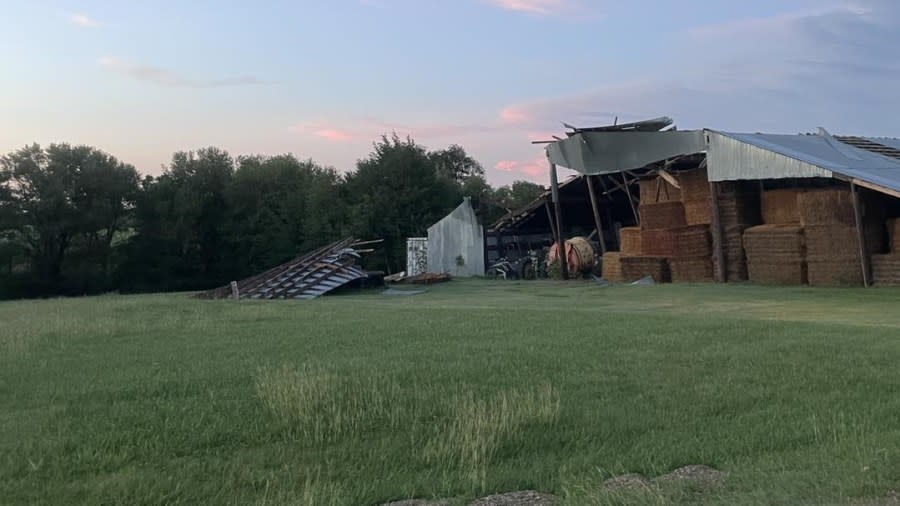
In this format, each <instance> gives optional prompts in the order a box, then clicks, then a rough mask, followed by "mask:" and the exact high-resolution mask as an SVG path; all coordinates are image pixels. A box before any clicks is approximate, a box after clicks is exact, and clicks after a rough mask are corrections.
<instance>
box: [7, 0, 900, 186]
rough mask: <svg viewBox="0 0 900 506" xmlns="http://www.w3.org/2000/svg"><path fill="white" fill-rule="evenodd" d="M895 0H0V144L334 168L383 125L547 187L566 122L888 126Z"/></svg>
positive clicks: (895, 103) (899, 70)
mask: <svg viewBox="0 0 900 506" xmlns="http://www.w3.org/2000/svg"><path fill="white" fill-rule="evenodd" d="M898 47H900V1H898V0H852V1H851V0H835V1H831V0H753V1H750V0H740V1H738V0H680V1H678V2H674V1H670V0H637V1H633V2H622V1H613V0H321V1H319V0H316V1H313V0H294V1H265V0H260V1H257V2H250V1H244V2H236V1H228V0H216V1H213V0H194V1H190V2H187V1H182V0H179V1H167V0H157V1H154V2H120V1H111V0H107V1H98V0H80V1H76V2H72V1H48V0H27V1H24V0H23V1H18V0H0V64H2V78H0V153H7V152H10V151H12V150H14V149H18V148H20V147H22V146H24V145H26V144H31V143H34V142H37V143H39V144H42V145H44V144H49V143H53V142H69V143H74V144H89V145H92V146H96V147H99V148H101V149H103V150H104V151H107V152H109V153H111V154H113V155H115V156H116V157H118V158H119V159H121V160H123V161H125V162H128V163H131V164H133V165H134V166H135V167H137V168H138V170H139V171H141V172H142V173H145V174H159V173H160V172H162V171H163V170H164V167H165V165H166V164H167V163H168V162H169V160H170V159H171V155H172V153H173V152H175V151H179V150H193V149H198V148H202V147H206V146H218V147H221V148H224V149H226V150H228V151H229V152H230V153H231V154H232V155H243V154H272V155H274V154H282V153H293V154H295V155H296V156H298V157H299V158H302V159H306V158H311V159H313V160H315V161H317V162H319V163H321V164H324V165H329V166H333V167H335V168H336V169H338V170H340V171H346V170H350V169H352V168H353V167H354V166H355V163H356V160H358V159H360V158H364V157H366V156H367V155H368V154H369V153H370V152H371V150H372V143H373V141H375V140H376V139H378V138H379V137H380V136H381V135H382V134H389V133H391V132H397V133H398V134H400V135H401V136H406V135H409V136H412V138H413V139H415V140H416V141H417V142H418V143H420V144H422V145H425V146H427V147H428V148H430V149H439V148H443V147H446V146H448V145H450V144H460V145H462V146H463V147H464V148H465V149H466V151H467V152H469V154H471V155H472V156H474V157H475V158H476V159H477V160H479V161H480V162H481V163H482V164H483V165H484V166H485V168H486V170H487V176H488V179H489V181H490V182H491V183H492V184H495V185H500V184H508V183H510V182H512V181H514V180H517V179H528V180H532V181H536V182H541V183H544V182H546V180H547V162H546V159H545V157H544V155H543V151H542V149H541V147H540V146H535V145H532V144H531V141H532V140H544V139H549V138H550V137H551V136H552V135H561V134H562V132H563V131H564V128H563V125H562V122H566V123H569V124H573V125H577V126H597V125H605V124H611V123H612V122H613V121H614V120H615V119H616V118H618V121H619V122H625V121H636V120H640V119H649V118H654V117H658V116H664V115H665V116H671V117H673V118H674V119H675V121H676V124H677V125H678V128H679V129H691V128H704V127H708V128H714V129H719V130H726V131H739V132H771V133H799V132H812V131H815V130H816V128H817V127H820V126H821V127H825V128H826V129H827V130H829V131H830V132H832V133H835V134H858V135H871V136H891V137H896V136H900V121H898V119H897V118H900V86H898V85H900V58H898V57H897V48H898Z"/></svg>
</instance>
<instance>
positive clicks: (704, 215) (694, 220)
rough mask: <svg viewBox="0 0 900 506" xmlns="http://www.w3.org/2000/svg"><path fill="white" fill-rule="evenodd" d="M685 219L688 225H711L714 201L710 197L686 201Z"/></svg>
mask: <svg viewBox="0 0 900 506" xmlns="http://www.w3.org/2000/svg"><path fill="white" fill-rule="evenodd" d="M684 220H685V222H686V223H687V224H688V225H709V224H710V223H712V203H711V202H710V198H709V197H707V198H705V199H703V200H686V201H684Z"/></svg>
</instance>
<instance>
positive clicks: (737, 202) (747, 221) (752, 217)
mask: <svg viewBox="0 0 900 506" xmlns="http://www.w3.org/2000/svg"><path fill="white" fill-rule="evenodd" d="M719 214H720V218H721V221H722V226H723V227H726V228H727V227H736V226H746V225H759V224H760V223H762V217H761V216H760V199H759V194H758V193H757V194H751V193H736V194H730V195H721V196H719Z"/></svg>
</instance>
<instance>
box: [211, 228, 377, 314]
mask: <svg viewBox="0 0 900 506" xmlns="http://www.w3.org/2000/svg"><path fill="white" fill-rule="evenodd" d="M364 244H369V243H364V242H359V241H357V240H355V239H353V238H346V239H342V240H340V241H337V242H334V243H331V244H329V245H328V246H325V247H323V248H320V249H317V250H315V251H313V252H311V253H307V254H306V255H302V256H299V257H297V258H295V259H293V260H291V261H290V262H287V263H284V264H282V265H279V266H277V267H273V268H272V269H269V270H267V271H265V272H263V273H261V274H257V275H256V276H253V277H250V278H247V279H244V280H243V281H239V282H237V283H236V284H234V283H233V284H231V285H226V286H223V287H219V288H216V289H214V290H209V291H207V292H202V293H200V294H198V295H197V296H198V297H200V298H206V299H225V298H234V297H235V296H237V297H238V298H242V299H314V298H316V297H318V296H320V295H323V294H325V293H327V292H330V291H332V290H334V289H336V288H339V287H341V286H344V285H346V284H348V283H350V282H352V281H355V280H358V279H364V278H367V277H368V273H366V271H364V270H362V269H360V268H359V267H357V265H356V262H357V260H359V257H360V256H359V255H360V253H361V252H365V251H367V250H359V249H357V248H358V247H359V246H362V245H364Z"/></svg>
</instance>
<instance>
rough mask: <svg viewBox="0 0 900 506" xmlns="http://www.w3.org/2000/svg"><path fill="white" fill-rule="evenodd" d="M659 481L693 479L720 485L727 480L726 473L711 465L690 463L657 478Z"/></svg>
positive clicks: (701, 482) (693, 480)
mask: <svg viewBox="0 0 900 506" xmlns="http://www.w3.org/2000/svg"><path fill="white" fill-rule="evenodd" d="M656 479H657V480H658V481H691V482H694V483H698V484H700V485H707V486H712V485H719V484H721V483H722V482H723V481H725V473H723V472H722V471H719V470H718V469H713V468H711V467H709V466H704V465H702V464H699V465H690V466H684V467H679V468H678V469H676V470H674V471H672V472H671V473H669V474H664V475H662V476H659V477H657V478H656Z"/></svg>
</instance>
